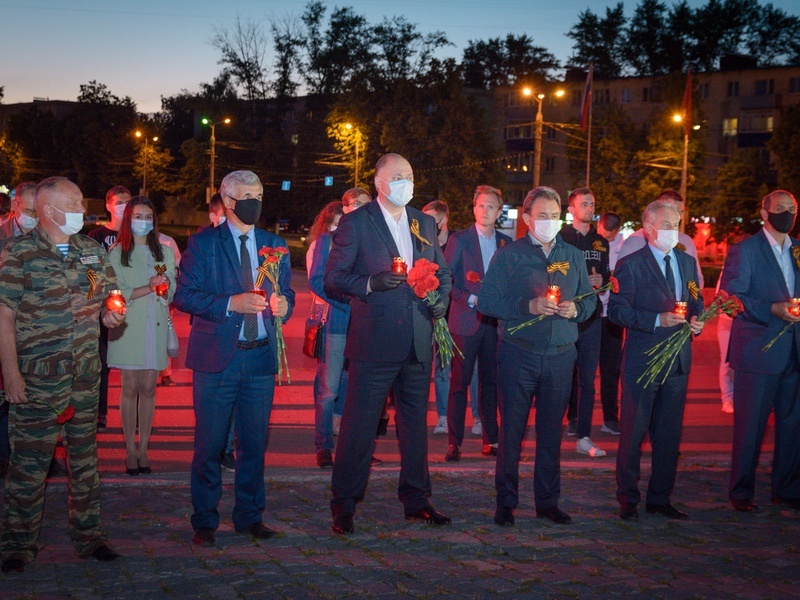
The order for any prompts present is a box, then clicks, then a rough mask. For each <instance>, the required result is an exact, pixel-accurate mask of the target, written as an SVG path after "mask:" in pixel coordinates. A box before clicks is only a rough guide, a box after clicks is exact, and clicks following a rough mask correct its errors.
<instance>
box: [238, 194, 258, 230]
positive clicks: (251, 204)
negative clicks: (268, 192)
mask: <svg viewBox="0 0 800 600" xmlns="http://www.w3.org/2000/svg"><path fill="white" fill-rule="evenodd" d="M233 214H235V215H236V216H237V217H238V219H239V220H240V221H241V222H242V223H244V224H245V225H255V224H256V221H258V217H260V216H261V200H259V199H258V198H245V199H243V200H236V205H235V206H234V207H233Z"/></svg>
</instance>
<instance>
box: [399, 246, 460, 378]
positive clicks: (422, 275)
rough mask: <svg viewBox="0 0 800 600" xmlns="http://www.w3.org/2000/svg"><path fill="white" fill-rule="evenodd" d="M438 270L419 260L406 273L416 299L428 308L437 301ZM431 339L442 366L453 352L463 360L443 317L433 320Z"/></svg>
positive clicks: (448, 361) (447, 361) (434, 265)
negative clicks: (434, 342)
mask: <svg viewBox="0 0 800 600" xmlns="http://www.w3.org/2000/svg"><path fill="white" fill-rule="evenodd" d="M438 270H439V265H437V264H436V263H432V262H431V261H429V260H428V259H426V258H420V259H419V260H417V261H415V262H414V266H413V267H411V269H409V271H408V279H407V280H406V282H407V283H408V285H410V286H411V288H412V289H413V290H414V293H415V294H416V295H417V296H418V297H420V298H422V299H424V300H425V303H426V304H427V305H428V306H433V305H434V304H436V303H437V302H438V301H439V297H440V296H439V292H438V291H436V290H437V289H438V288H439V278H438V277H436V271H438ZM433 337H434V339H435V340H436V346H437V347H438V354H439V356H440V357H441V359H442V365H444V366H447V365H449V364H450V361H451V360H452V359H453V353H454V352H458V355H459V356H460V357H461V358H464V355H463V354H462V353H461V350H459V348H458V346H456V343H455V342H454V341H453V336H452V335H450V330H449V329H448V328H447V321H445V319H444V317H439V318H438V319H434V321H433Z"/></svg>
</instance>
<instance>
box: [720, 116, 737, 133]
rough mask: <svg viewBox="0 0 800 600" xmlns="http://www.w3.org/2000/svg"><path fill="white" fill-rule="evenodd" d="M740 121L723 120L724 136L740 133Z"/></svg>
mask: <svg viewBox="0 0 800 600" xmlns="http://www.w3.org/2000/svg"><path fill="white" fill-rule="evenodd" d="M738 130H739V119H723V120H722V135H724V136H733V135H736V134H737V133H738Z"/></svg>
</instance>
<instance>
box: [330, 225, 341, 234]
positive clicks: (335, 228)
mask: <svg viewBox="0 0 800 600" xmlns="http://www.w3.org/2000/svg"><path fill="white" fill-rule="evenodd" d="M338 228H339V226H338V225H334V224H333V223H331V224H330V226H329V227H328V231H330V232H331V233H333V232H334V231H336V230H337V229H338Z"/></svg>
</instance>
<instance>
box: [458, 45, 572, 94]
mask: <svg viewBox="0 0 800 600" xmlns="http://www.w3.org/2000/svg"><path fill="white" fill-rule="evenodd" d="M559 66H560V64H559V62H558V60H557V59H556V57H555V56H554V55H553V54H552V53H550V52H548V51H547V49H546V48H544V47H542V46H534V44H533V39H532V38H530V37H528V36H527V35H521V36H515V35H513V34H509V35H507V36H506V38H505V39H504V40H503V39H501V38H492V39H489V40H487V41H485V42H484V41H480V40H479V41H470V42H469V44H468V45H467V47H466V48H465V49H464V58H463V61H462V67H463V69H464V81H465V83H466V85H467V87H473V88H480V89H486V90H493V89H495V88H497V87H500V86H507V85H508V86H510V85H516V84H521V83H525V84H529V85H540V84H541V83H543V82H545V81H548V80H549V79H552V76H553V72H554V70H556V69H558V68H559Z"/></svg>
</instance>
